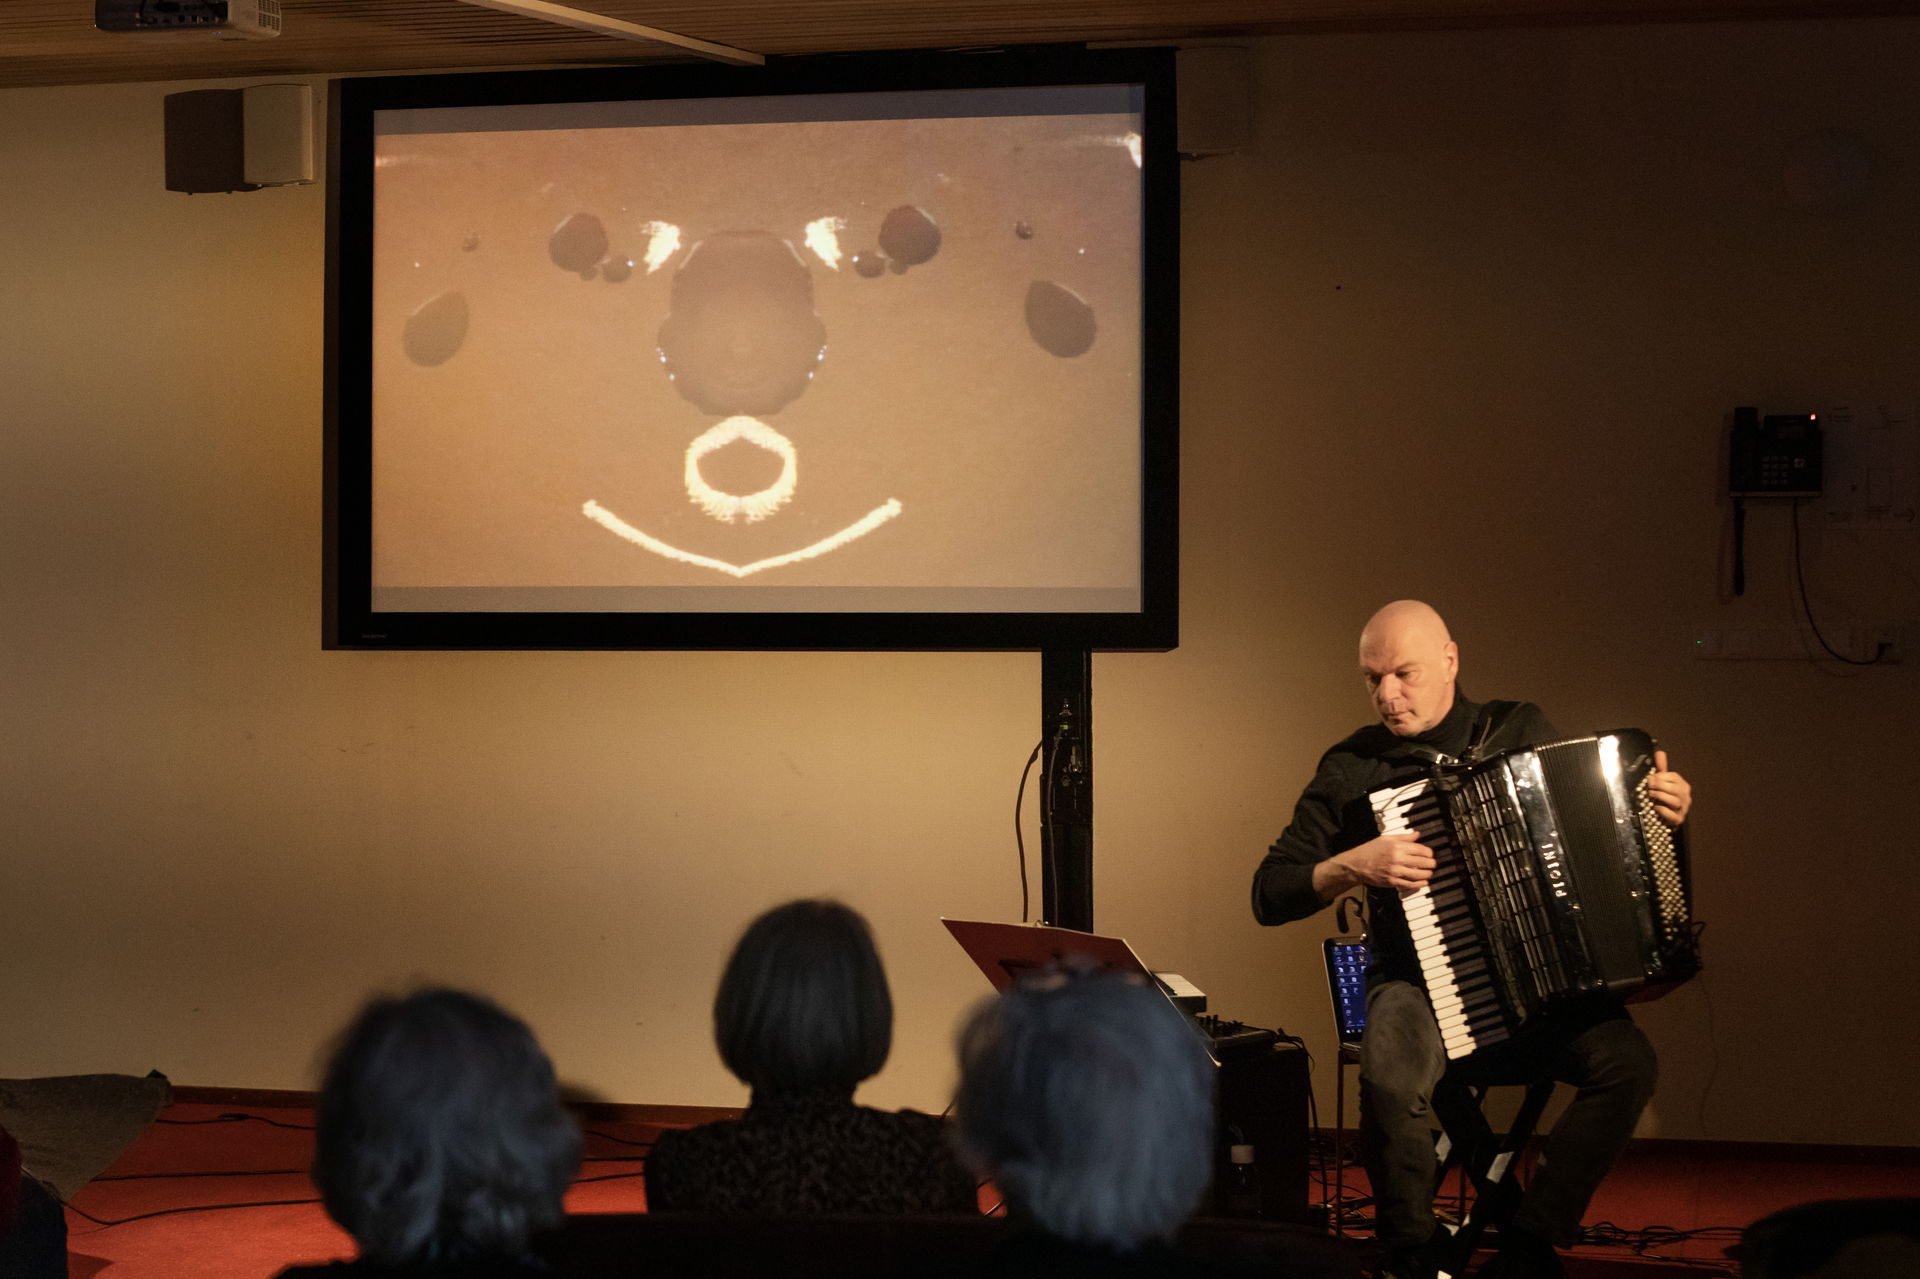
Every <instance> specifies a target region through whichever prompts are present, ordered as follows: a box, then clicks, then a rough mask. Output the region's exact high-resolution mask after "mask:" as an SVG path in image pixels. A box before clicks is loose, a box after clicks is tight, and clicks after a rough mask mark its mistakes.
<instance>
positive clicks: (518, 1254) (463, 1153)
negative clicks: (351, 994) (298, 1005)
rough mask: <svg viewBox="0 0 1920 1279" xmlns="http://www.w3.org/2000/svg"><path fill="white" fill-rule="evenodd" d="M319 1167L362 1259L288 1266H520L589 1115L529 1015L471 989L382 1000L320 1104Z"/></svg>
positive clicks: (424, 1274) (514, 1271)
mask: <svg viewBox="0 0 1920 1279" xmlns="http://www.w3.org/2000/svg"><path fill="white" fill-rule="evenodd" d="M315 1119H316V1132H315V1134H314V1136H315V1144H314V1158H313V1179H314V1182H315V1183H316V1184H317V1185H318V1186H319V1187H320V1195H321V1199H322V1200H323V1201H324V1202H325V1204H326V1206H327V1213H328V1215H330V1216H331V1217H332V1218H333V1219H334V1220H335V1221H336V1222H338V1223H339V1224H340V1226H341V1228H342V1229H344V1230H345V1231H346V1232H347V1233H348V1234H350V1235H352V1236H353V1238H354V1242H355V1243H356V1244H358V1245H359V1248H360V1256H359V1259H358V1260H355V1261H340V1262H333V1263H331V1264H328V1265H320V1266H295V1267H291V1268H289V1269H287V1270H285V1271H282V1272H281V1273H282V1275H286V1276H293V1275H329V1276H344V1275H355V1276H394V1277H395V1279H399V1277H402V1276H404V1277H405V1279H454V1277H455V1276H458V1277H459V1279H495V1277H496V1276H497V1277H499V1279H518V1277H519V1276H522V1275H546V1276H549V1277H550V1279H551V1277H552V1276H555V1275H556V1274H559V1273H562V1272H560V1271H557V1270H555V1269H554V1268H552V1267H550V1266H549V1265H547V1264H546V1263H545V1262H544V1261H543V1260H542V1259H541V1258H540V1257H539V1256H538V1255H537V1252H538V1243H539V1238H540V1235H541V1233H542V1232H543V1231H546V1230H549V1229H551V1228H553V1227H556V1226H558V1225H559V1224H560V1219H561V1198H562V1196H564V1195H565V1193H566V1189H567V1185H568V1183H569V1182H571V1181H572V1179H573V1175H574V1173H575V1171H576V1170H577V1169H578V1168H579V1166H580V1129H579V1127H578V1126H577V1125H576V1124H575V1123H574V1122H573V1120H572V1119H571V1118H570V1117H569V1116H568V1115H567V1113H566V1111H565V1110H564V1109H562V1108H561V1105H560V1099H559V1095H558V1092H557V1090H556V1088H555V1084H554V1076H553V1065H552V1063H551V1062H549V1061H548V1060H547V1055H546V1053H544V1052H542V1051H541V1049H540V1045H539V1043H537V1042H536V1041H535V1039H534V1037H533V1032H532V1031H530V1030H528V1029H527V1027H526V1025H525V1023H523V1022H521V1021H520V1020H519V1019H518V1018H516V1017H514V1016H512V1015H510V1014H509V1013H507V1012H505V1011H503V1010H502V1009H500V1008H499V1007H498V1006H496V1005H495V1004H493V1003H492V1002H491V1001H489V1000H486V999H483V998H481V997H480V996H478V995H470V994H466V993H464V992H461V991H457V990H423V991H420V992H419V993H417V994H413V995H409V996H407V997H405V998H400V999H395V998H387V997H382V998H378V999H375V1000H373V1001H372V1002H371V1003H369V1004H368V1005H367V1006H366V1008H365V1009H363V1010H362V1011H361V1013H360V1015H359V1016H358V1017H357V1018H355V1019H354V1021H353V1023H352V1024H351V1025H349V1026H348V1027H347V1029H346V1032H345V1034H344V1035H342V1037H341V1040H340V1044H339V1047H338V1048H337V1049H336V1050H335V1052H334V1055H333V1061H332V1064H331V1066H329V1067H328V1070H327V1077H326V1083H325V1085H324V1086H323V1087H322V1090H321V1093H320V1102H319V1106H318V1108H317V1113H316V1116H315Z"/></svg>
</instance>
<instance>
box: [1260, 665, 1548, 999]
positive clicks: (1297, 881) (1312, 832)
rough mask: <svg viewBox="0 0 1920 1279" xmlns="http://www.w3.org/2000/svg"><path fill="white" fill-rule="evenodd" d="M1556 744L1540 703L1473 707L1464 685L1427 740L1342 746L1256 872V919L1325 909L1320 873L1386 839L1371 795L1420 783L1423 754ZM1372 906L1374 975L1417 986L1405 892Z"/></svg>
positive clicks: (1286, 918)
mask: <svg viewBox="0 0 1920 1279" xmlns="http://www.w3.org/2000/svg"><path fill="white" fill-rule="evenodd" d="M1483 716H1484V718H1485V720H1486V721H1487V722H1486V725H1485V728H1484V729H1483V728H1482V727H1481V720H1482V718H1483ZM1555 737H1556V734H1555V733H1554V731H1553V727H1552V726H1551V725H1550V724H1548V723H1547V717H1546V716H1545V715H1544V714H1542V713H1541V711H1540V708H1539V707H1538V706H1535V705H1534V704H1533V703H1531V702H1488V703H1486V704H1484V705H1482V704H1480V703H1478V702H1471V701H1468V700H1467V698H1466V695H1465V694H1464V693H1462V692H1461V691H1460V690H1459V688H1458V687H1456V688H1455V689H1454V695H1453V706H1452V708H1451V709H1449V710H1448V711H1447V713H1446V715H1445V716H1444V717H1443V718H1442V719H1441V720H1440V722H1439V723H1438V724H1435V725H1434V726H1433V727H1432V728H1430V729H1428V730H1427V731H1426V732H1424V733H1420V734H1417V735H1416V736H1413V737H1396V736H1394V735H1393V734H1392V733H1390V732H1388V731H1387V729H1386V726H1385V725H1382V724H1369V725H1367V726H1366V727H1365V728H1363V729H1361V730H1359V731H1358V732H1356V733H1353V734H1351V735H1350V736H1348V737H1347V738H1345V739H1344V740H1342V741H1340V742H1337V743H1335V744H1334V746H1333V747H1332V748H1331V749H1330V750H1328V751H1327V753H1326V754H1325V755H1322V756H1321V757H1320V767H1319V769H1318V770H1317V771H1316V772H1315V773H1314V775H1313V780H1312V781H1311V782H1309V783H1307V788H1306V790H1304V791H1302V792H1301V794H1300V802H1299V803H1297V804H1295V805H1294V808H1293V820H1292V821H1291V822H1289V823H1287V829H1286V830H1285V831H1284V832H1282V833H1281V836H1280V838H1279V839H1277V840H1275V841H1274V842H1273V847H1272V848H1270V849H1268V850H1267V855H1266V858H1265V859H1264V860H1263V861H1261V863H1260V869H1259V870H1257V871H1255V872H1254V874H1253V917H1254V918H1255V919H1257V920H1259V921H1260V922H1261V923H1263V924H1286V923H1291V922H1292V921H1294V920H1296V919H1305V918H1306V917H1307V916H1309V915H1312V914H1314V913H1315V912H1317V911H1318V910H1320V909H1321V908H1322V907H1323V906H1325V905H1326V904H1327V903H1326V902H1324V901H1322V900H1320V894H1319V893H1317V892H1315V891H1314V888H1313V868H1314V866H1315V865H1316V864H1318V863H1320V862H1323V861H1325V860H1326V859H1327V858H1329V857H1332V856H1334V855H1335V854H1336V853H1344V852H1345V851H1347V850H1348V849H1349V848H1357V847H1358V846H1359V845H1361V844H1364V843H1366V842H1367V841H1368V840H1370V839H1372V838H1373V837H1374V836H1375V835H1378V834H1379V833H1380V832H1379V829H1378V828H1377V827H1376V826H1375V825H1374V820H1373V807H1372V805H1370V804H1369V803H1368V802H1367V795H1368V794H1369V793H1370V792H1372V791H1375V790H1378V789H1379V788H1380V787H1382V786H1392V785H1399V784H1401V783H1404V782H1408V781H1412V780H1413V779H1414V778H1416V777H1418V776H1420V775H1421V774H1422V773H1423V772H1424V771H1425V770H1426V767H1427V763H1428V759H1427V757H1426V756H1425V755H1424V754H1423V748H1424V750H1425V751H1439V752H1440V753H1441V754H1444V755H1453V756H1460V755H1464V754H1465V753H1466V751H1467V747H1468V746H1469V745H1470V744H1472V743H1473V742H1475V741H1479V742H1481V746H1480V750H1479V754H1480V755H1481V756H1483V757H1484V756H1486V755H1489V754H1493V753H1494V752H1497V751H1503V750H1512V749H1514V748H1515V747H1519V746H1530V745H1534V744H1536V743H1540V742H1549V741H1552V740H1554V738H1555ZM1368 899H1369V900H1368V915H1369V920H1370V932H1369V942H1370V944H1371V950H1372V959H1373V966H1372V971H1371V972H1370V973H1369V977H1370V978H1371V979H1372V980H1375V981H1381V980H1388V979H1394V978H1397V979H1400V980H1403V981H1418V980H1419V979H1420V969H1419V965H1418V964H1417V963H1416V962H1415V960H1414V957H1413V949H1412V947H1411V945H1409V943H1408V941H1407V926H1406V919H1405V917H1404V916H1403V915H1402V914H1401V913H1400V896H1399V894H1398V893H1397V892H1394V891H1393V890H1391V889H1381V888H1373V889H1369V890H1368Z"/></svg>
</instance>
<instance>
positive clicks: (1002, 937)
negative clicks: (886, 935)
mask: <svg viewBox="0 0 1920 1279" xmlns="http://www.w3.org/2000/svg"><path fill="white" fill-rule="evenodd" d="M940 922H941V923H943V924H945V925H946V926H947V931H948V932H950V933H952V934H953V939H954V940H955V941H957V942H959V943H960V949H962V950H964V951H966V952H967V958H969V959H971V960H972V961H973V962H974V964H975V966H977V967H978V968H979V969H980V971H981V972H983V973H985V974H986V976H987V980H988V981H990V982H992V983H993V988H994V989H995V990H1002V991H1004V990H1010V989H1012V987H1013V986H1014V985H1015V984H1016V983H1017V982H1019V980H1020V979H1021V978H1022V977H1025V976H1028V975H1029V974H1032V973H1038V972H1044V971H1045V970H1047V969H1050V968H1055V969H1057V968H1061V967H1063V966H1064V965H1065V962H1066V960H1068V959H1069V958H1070V957H1079V958H1081V959H1084V960H1087V961H1090V962H1091V964H1092V967H1091V969H1090V970H1089V971H1090V972H1091V973H1100V974H1105V973H1132V974H1134V975H1135V976H1137V977H1139V978H1140V979H1141V980H1143V981H1145V982H1146V983H1147V984H1148V985H1150V986H1152V987H1153V988H1154V989H1155V990H1159V989H1161V987H1160V983H1159V982H1158V981H1157V980H1155V979H1154V976H1153V974H1152V973H1151V972H1149V971H1148V970H1147V966H1146V965H1145V964H1143V963H1141V962H1140V957H1139V956H1138V955H1136V954H1134V953H1133V947H1131V946H1129V945H1127V943H1126V942H1124V941H1122V940H1121V939H1120V938H1118V937H1101V936H1099V935H1098V934H1096V933H1083V932H1080V931H1079V930H1077V929H1073V928H1051V927H1048V926H1047V925H1045V924H993V923H988V922H987V921H985V920H980V919H946V918H942V919H941V921H940Z"/></svg>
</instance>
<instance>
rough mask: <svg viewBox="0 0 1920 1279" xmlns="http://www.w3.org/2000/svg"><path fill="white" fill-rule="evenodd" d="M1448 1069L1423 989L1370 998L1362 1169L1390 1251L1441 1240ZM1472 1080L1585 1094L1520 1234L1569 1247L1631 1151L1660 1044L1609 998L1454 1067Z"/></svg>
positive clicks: (1573, 1008) (1565, 1126)
mask: <svg viewBox="0 0 1920 1279" xmlns="http://www.w3.org/2000/svg"><path fill="white" fill-rule="evenodd" d="M1447 1070H1448V1063H1447V1055H1446V1050H1445V1049H1444V1048H1443V1047H1442V1046H1441V1042H1440V1031H1439V1029H1438V1028H1437V1027H1436V1026H1435V1025H1434V1023H1433V1010H1432V1009H1431V1008H1430V1007H1429V1006H1428V1004H1427V997H1426V993H1425V992H1424V991H1422V990H1421V989H1420V988H1419V987H1417V986H1414V985H1411V984H1409V983H1407V982H1404V981H1385V982H1380V983H1378V984H1376V985H1375V986H1374V987H1373V989H1372V990H1370V991H1369V992H1368V996H1367V1031H1366V1037H1365V1038H1364V1039H1362V1040H1361V1043H1360V1141H1361V1161H1362V1162H1363V1163H1364V1164H1365V1165H1366V1169H1367V1176H1368V1178H1369V1179H1370V1180H1371V1181H1372V1183H1373V1194H1374V1201H1375V1209H1374V1211H1375V1227H1374V1232H1375V1234H1377V1235H1378V1236H1379V1238H1380V1242H1382V1243H1383V1244H1386V1245H1387V1246H1389V1247H1405V1246H1409V1245H1412V1244H1416V1243H1420V1242H1422V1241H1423V1240H1425V1239H1426V1238H1427V1237H1428V1236H1429V1235H1430V1234H1432V1233H1433V1225H1434V1221H1433V1192H1434V1190H1435V1188H1436V1184H1437V1181H1438V1178H1437V1173H1438V1171H1439V1170H1438V1167H1437V1165H1436V1163H1435V1161H1434V1147H1433V1132H1432V1126H1431V1124H1430V1123H1429V1121H1428V1114H1429V1111H1430V1109H1431V1106H1432V1099H1433V1088H1434V1085H1435V1084H1437V1083H1438V1082H1439V1081H1440V1077H1441V1076H1442V1075H1443V1074H1445V1073H1446V1072H1447ZM1453 1070H1454V1075H1453V1077H1454V1078H1457V1079H1459V1080H1460V1081H1461V1082H1462V1083H1467V1084H1476V1085H1477V1084H1526V1083H1532V1082H1533V1081H1534V1080H1536V1079H1545V1078H1552V1079H1555V1080H1558V1081H1560V1082H1562V1083H1567V1084H1572V1085H1573V1086H1574V1087H1575V1088H1576V1089H1577V1090H1578V1091H1576V1092H1575V1094H1574V1097H1573V1100H1572V1101H1571V1102H1570V1103H1569V1104H1568V1105H1567V1108H1566V1111H1565V1112H1564V1113H1562V1114H1561V1116H1560V1120H1559V1122H1558V1123H1556V1124H1555V1125H1554V1126H1553V1132H1552V1134H1551V1135H1550V1136H1549V1137H1548V1139H1547V1145H1546V1149H1545V1151H1544V1152H1543V1153H1542V1155H1541V1157H1540V1163H1539V1167H1538V1168H1537V1170H1536V1172H1535V1174H1534V1178H1533V1181H1532V1183H1531V1184H1530V1185H1529V1186H1528V1187H1527V1193H1526V1195H1525V1197H1524V1198H1523V1199H1522V1200H1521V1202H1520V1209H1519V1211H1518V1212H1517V1213H1516V1214H1515V1216H1514V1220H1513V1225H1514V1227H1515V1228H1516V1229H1520V1230H1525V1231H1527V1232H1529V1233H1531V1234H1534V1235H1538V1236H1540V1237H1542V1238H1545V1239H1550V1240H1552V1241H1553V1242H1554V1243H1555V1244H1557V1245H1559V1246H1560V1247H1563V1248H1564V1247H1567V1246H1568V1245H1570V1244H1572V1243H1573V1242H1574V1240H1575V1238H1577V1237H1578V1235H1579V1232H1580V1219H1581V1217H1582V1216H1583V1215H1584V1214H1585V1213H1586V1210H1587V1202H1588V1201H1589V1200H1590V1199H1592V1198H1593V1192H1594V1190H1595V1189H1597V1188H1598V1187H1599V1185H1600V1180H1601V1178H1603V1177H1605V1176H1606V1175H1607V1170H1608V1169H1609V1168H1611V1167H1613V1162H1614V1160H1616V1159H1618V1158H1619V1157H1620V1152H1621V1151H1623V1150H1625V1149H1626V1145H1627V1139H1628V1138H1629V1137H1631V1136H1632V1135H1633V1127H1634V1125H1635V1124H1636V1123H1637V1122H1639V1119H1640V1112H1641V1111H1642V1110H1644V1109H1645V1108H1646V1104H1647V1100H1648V1099H1649V1098H1650V1097H1652V1096H1653V1086H1654V1081H1655V1079H1656V1077H1657V1075H1658V1073H1659V1067H1658V1063H1657V1062H1656V1061H1655V1059H1654V1055H1653V1045H1652V1044H1650V1043H1648V1042H1647V1037H1646V1036H1645V1035H1644V1034H1642V1033H1641V1032H1640V1028H1639V1027H1638V1026H1636V1025H1634V1024H1633V1020H1632V1018H1630V1017H1628V1016H1627V1012H1626V1009H1624V1008H1622V1007H1621V1006H1620V1005H1619V1003H1618V1002H1617V1001H1614V1000H1612V999H1610V998H1598V999H1593V1000H1583V1001H1579V1002H1575V1003H1571V1004H1569V1005H1567V1006H1566V1007H1564V1008H1561V1009H1558V1010H1556V1011H1555V1012H1553V1013H1551V1014H1545V1015H1542V1016H1540V1017H1536V1018H1534V1019H1533V1020H1532V1021H1531V1022H1529V1023H1528V1025H1527V1027H1526V1029H1525V1030H1524V1031H1522V1032H1521V1033H1520V1034H1519V1035H1517V1036H1515V1037H1514V1038H1512V1039H1510V1040H1508V1041H1506V1042H1505V1043H1502V1044H1498V1045H1495V1046H1493V1047H1490V1048H1485V1049H1482V1050H1481V1051H1479V1052H1477V1053H1474V1054H1473V1055H1472V1056H1471V1057H1468V1058H1465V1059H1463V1060H1462V1061H1461V1062H1460V1063H1458V1064H1457V1065H1455V1066H1454V1067H1453Z"/></svg>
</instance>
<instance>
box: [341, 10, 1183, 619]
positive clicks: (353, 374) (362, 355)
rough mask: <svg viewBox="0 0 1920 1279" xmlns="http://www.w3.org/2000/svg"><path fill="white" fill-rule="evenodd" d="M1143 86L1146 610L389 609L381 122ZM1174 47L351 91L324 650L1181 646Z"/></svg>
mask: <svg viewBox="0 0 1920 1279" xmlns="http://www.w3.org/2000/svg"><path fill="white" fill-rule="evenodd" d="M1075 84H1133V85H1139V86H1141V88H1142V90H1143V92H1142V95H1141V96H1142V104H1143V110H1142V128H1141V135H1142V146H1141V159H1142V166H1141V168H1142V191H1141V194H1142V209H1141V214H1142V230H1143V235H1142V264H1141V265H1142V277H1141V288H1142V298H1141V303H1142V307H1141V370H1140V386H1141V427H1142V434H1141V441H1140V443H1141V466H1142V473H1141V491H1140V496H1141V512H1140V515H1141V523H1140V528H1141V548H1140V597H1141V606H1140V608H1139V610H1138V611H1137V612H1123V613H1037V612H1036V613H1004V612H996V613H956V612H937V613H911V612H897V613H896V612H889V613H852V612H782V613H740V612H711V613H705V612H592V613H566V612H487V613H459V612H376V611H374V610H373V608H372V603H371V602H372V580H371V578H372V544H373V529H372V519H373V500H372V496H373V474H372V452H373V448H372V446H373V434H372V433H373V418H372V389H373V380H372V368H373V360H372V294H373V290H372V284H373V199H374V192H373V163H372V158H373V148H374V142H375V137H374V113H375V112H377V111H382V110H389V109H395V108H410V107H436V106H475V105H498V104H518V103H537V102H555V103H562V102H595V101H617V100H626V99H697V98H704V97H742V96H750V95H760V94H806V93H826V92H834V93H846V92H863V91H901V90H911V89H940V88H997V87H1014V86H1049V85H1075ZM1174 99H1175V93H1174V54H1173V51H1172V50H1170V49H1116V50H1097V51H1096V50H1086V49H1081V48H1077V47H1076V48H1062V47H1043V48H1028V49H1018V50H1000V51H993V52H986V53H963V54H948V53H937V54H930V53H921V52H905V53H892V54H879V55H872V54H863V55H842V56H832V57H814V58H798V59H790V60H779V61H774V62H770V63H769V64H768V65H767V66H765V67H750V68H741V67H708V66H697V67H688V66H668V67H631V68H612V69H606V68H597V69H586V70H563V71H534V72H503V73H482V74H471V75H469V74H460V75H424V76H390V77H364V78H348V79H341V80H336V81H334V82H333V83H332V85H331V92H330V94H329V108H330V109H329V119H330V128H329V147H328V210H327V212H328V217H327V322H326V343H327V347H326V377H325V384H326V406H325V409H326V412H325V425H326V471H325V501H324V512H325V527H324V530H323V534H324V565H323V570H324V571H323V581H324V587H323V589H324V598H323V645H324V647H326V648H329V649H555V650H558V649H615V650H619V649H632V650H646V649H733V650H778V649H821V650H847V651H858V650H1015V651H1022V650H1047V649H1066V650H1084V651H1165V650H1168V649H1171V648H1173V647H1175V646H1176V645H1177V643H1178V637H1179V512H1178V500H1179V476H1178V464H1179V420H1178V418H1179V412H1178V406H1179V388H1178V379H1179V350H1180V346H1179V244H1180V239H1179V166H1178V154H1177V148H1176V144H1175V138H1176V125H1177V121H1176V118H1175V105H1174Z"/></svg>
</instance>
